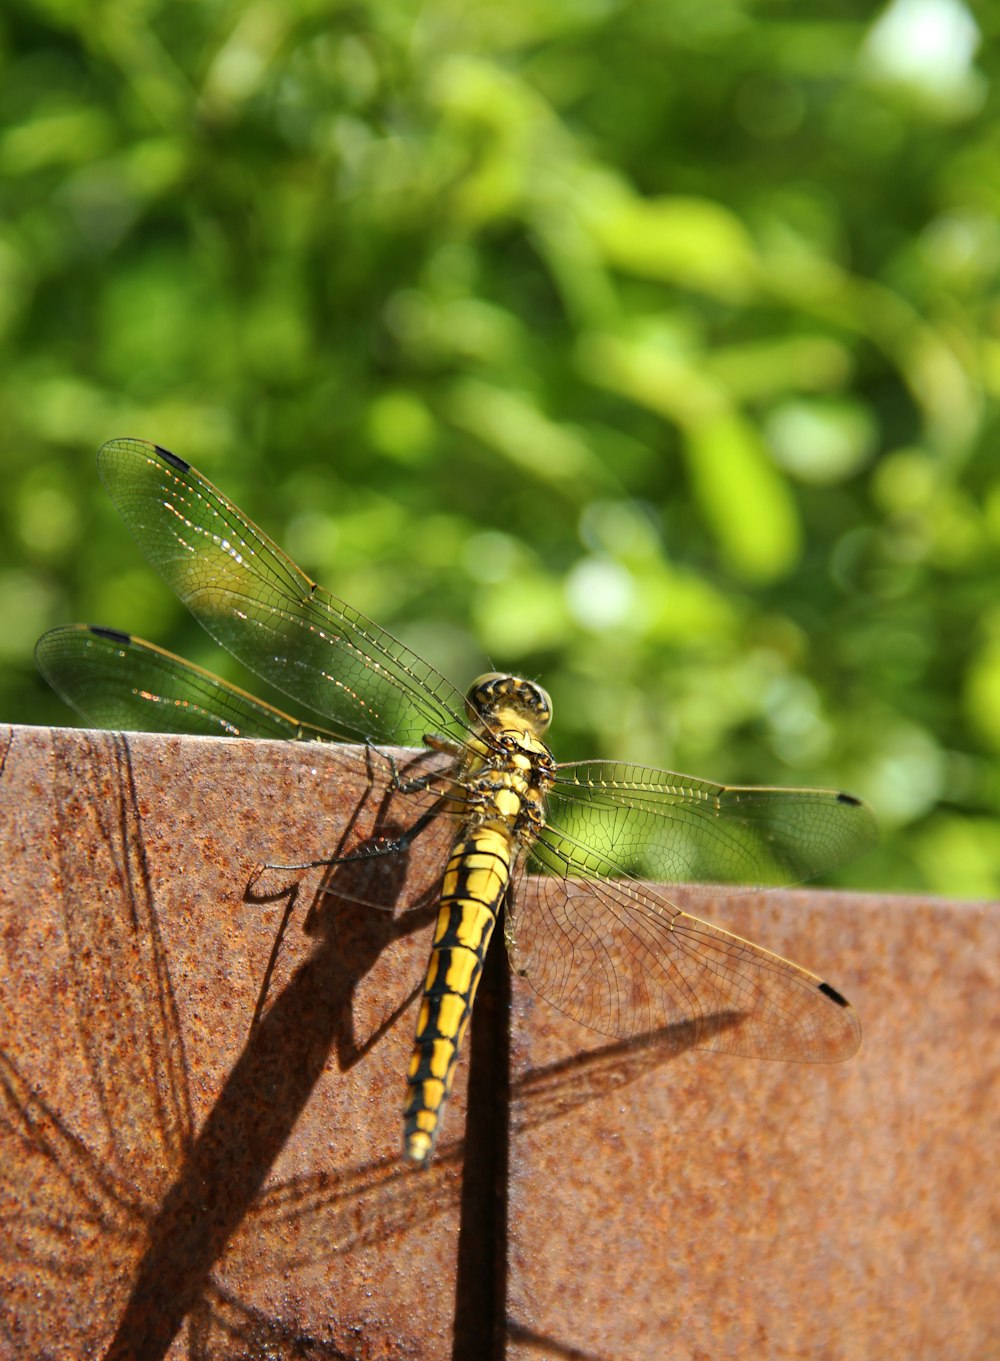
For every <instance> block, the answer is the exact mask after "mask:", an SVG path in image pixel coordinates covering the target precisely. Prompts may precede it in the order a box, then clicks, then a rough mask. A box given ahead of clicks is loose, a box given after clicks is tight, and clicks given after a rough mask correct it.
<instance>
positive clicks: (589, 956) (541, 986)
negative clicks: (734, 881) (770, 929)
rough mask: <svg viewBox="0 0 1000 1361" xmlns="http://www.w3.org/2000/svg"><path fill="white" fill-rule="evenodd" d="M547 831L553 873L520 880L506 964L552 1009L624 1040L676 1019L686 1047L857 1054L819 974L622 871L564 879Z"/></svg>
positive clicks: (852, 1021) (559, 854)
mask: <svg viewBox="0 0 1000 1361" xmlns="http://www.w3.org/2000/svg"><path fill="white" fill-rule="evenodd" d="M545 837H546V834H545V833H543V838H542V840H541V841H540V842H539V844H538V846H537V847H536V852H535V856H536V859H537V860H538V861H539V863H540V864H541V866H542V867H543V868H544V869H547V870H549V871H550V874H549V876H548V877H542V878H539V879H535V880H533V882H532V884H531V885H530V888H527V891H528V892H530V894H531V897H532V901H531V905H530V910H524V911H522V910H520V907H519V905H518V902H517V901H516V900H515V902H514V904H513V905H512V909H511V921H510V925H509V931H508V935H509V948H510V954H511V962H512V965H513V967H514V969H515V971H516V972H517V973H519V974H523V975H524V976H525V977H526V979H527V981H528V982H529V983H530V984H531V986H532V987H533V988H534V989H535V991H536V992H538V993H539V994H540V995H541V996H542V997H544V998H545V999H546V1000H547V1001H549V1002H551V1003H552V1004H553V1005H554V1006H556V1007H558V1008H559V1010H560V1011H563V1012H565V1013H566V1014H567V1015H568V1016H571V1017H572V1018H573V1019H574V1020H576V1021H580V1022H581V1023H582V1024H583V1025H586V1026H589V1027H590V1028H591V1029H593V1030H598V1031H601V1032H602V1033H603V1034H606V1035H614V1036H617V1037H620V1038H622V1039H632V1038H634V1037H636V1036H639V1035H643V1034H648V1033H650V1032H652V1031H657V1030H660V1029H662V1028H663V1027H673V1026H677V1027H679V1028H680V1030H679V1032H678V1033H679V1034H683V1036H684V1042H685V1044H693V1045H694V1046H696V1047H698V1048H702V1049H711V1050H716V1051H718V1052H721V1053H729V1054H739V1055H742V1056H745V1057H749V1058H771V1059H793V1060H800V1061H807V1062H814V1063H821V1062H833V1061H835V1060H839V1059H845V1058H848V1057H850V1055H851V1054H853V1053H854V1052H855V1050H856V1049H857V1047H858V1045H859V1043H860V1040H861V1027H860V1025H859V1023H858V1019H857V1016H856V1014H855V1012H854V1010H853V1008H852V1007H851V1006H850V1005H849V1003H848V1002H847V1001H846V1000H845V999H844V998H843V997H841V996H840V994H839V993H838V992H837V991H836V990H835V989H834V988H831V987H830V985H829V984H827V983H824V982H823V980H822V979H820V978H817V977H816V976H815V975H814V974H811V973H808V972H807V971H806V970H805V969H800V968H799V967H798V966H797V965H795V964H792V963H790V962H789V961H788V960H786V959H782V958H781V957H780V956H778V955H774V954H771V953H770V951H768V950H764V949H762V948H761V947H760V946H759V945H754V944H752V943H751V942H750V941H746V940H742V939H741V938H740V937H739V936H734V935H731V934H730V933H729V932H728V931H723V930H721V929H720V928H719V927H717V926H711V925H709V923H707V922H703V921H699V919H698V918H697V917H693V916H691V915H690V914H688V913H687V912H682V911H681V910H680V909H679V908H677V907H675V906H674V905H673V904H672V903H670V902H668V901H667V899H666V898H664V897H663V896H661V895H660V894H659V893H657V892H656V891H655V890H653V889H651V888H649V887H648V886H647V885H644V884H641V883H639V882H637V881H636V880H634V879H631V878H629V877H622V878H620V879H616V880H609V879H606V878H599V879H594V880H591V881H588V882H580V881H572V880H569V879H567V877H566V875H567V871H568V868H569V866H568V864H567V861H566V859H565V857H564V855H563V846H564V840H561V841H559V843H558V845H557V846H553V845H550V844H548V843H547V841H546V840H545ZM525 891H526V885H525V884H524V883H523V882H522V884H521V885H520V889H519V892H520V893H524V892H525Z"/></svg>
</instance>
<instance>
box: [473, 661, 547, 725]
mask: <svg viewBox="0 0 1000 1361" xmlns="http://www.w3.org/2000/svg"><path fill="white" fill-rule="evenodd" d="M465 707H466V709H467V710H468V712H469V717H470V718H472V719H473V720H475V721H476V722H478V723H482V725H483V726H484V727H485V728H488V729H489V730H490V731H491V732H494V733H497V732H509V731H511V730H512V729H514V730H516V729H520V730H522V731H524V732H528V733H531V734H532V735H533V736H535V737H538V736H540V735H541V734H542V733H543V732H544V731H545V729H546V728H547V727H548V726H549V723H550V721H551V719H552V701H551V700H550V699H549V696H548V692H547V691H546V690H544V689H543V688H542V686H540V685H538V684H537V682H535V681H529V680H522V679H521V677H520V676H507V675H504V673H503V672H502V671H488V672H486V674H485V675H483V676H479V677H477V679H476V680H474V681H473V682H472V684H471V685H470V686H469V689H468V693H467V694H466V696H465Z"/></svg>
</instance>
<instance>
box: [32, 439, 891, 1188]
mask: <svg viewBox="0 0 1000 1361" xmlns="http://www.w3.org/2000/svg"><path fill="white" fill-rule="evenodd" d="M98 464H99V468H100V472H101V476H102V478H103V480H104V483H105V486H106V487H107V489H108V491H109V493H110V495H111V497H112V499H113V501H114V502H115V505H116V506H117V508H118V510H119V511H120V513H121V515H122V517H123V518H124V520H125V522H126V524H127V525H128V527H129V529H130V530H131V531H132V533H133V535H134V536H135V538H136V540H137V541H138V543H139V546H140V547H141V548H142V550H143V552H144V553H145V554H146V556H147V557H148V558H149V560H150V562H151V563H152V565H153V566H154V567H155V568H156V570H157V571H158V572H160V574H161V575H162V576H163V577H164V578H165V580H166V581H167V583H168V584H169V585H170V587H171V588H172V589H173V590H174V591H175V592H176V593H177V595H178V596H179V597H180V599H181V600H182V601H183V602H184V604H185V605H186V606H187V607H188V609H189V610H190V611H191V612H192V614H193V615H194V617H195V618H196V619H197V620H198V621H199V623H200V624H202V625H203V627H204V628H205V629H207V630H208V632H209V634H211V636H212V637H213V638H214V639H216V641H217V642H219V643H221V644H222V646H223V647H225V648H228V650H229V651H230V652H231V653H232V654H233V655H234V656H235V657H237V658H238V659H239V660H240V661H241V662H243V663H244V664H245V665H247V666H248V667H249V668H250V669H251V670H252V671H254V672H256V674H257V675H259V676H261V677H262V678H263V679H264V680H266V681H268V682H270V683H271V684H272V685H273V686H275V687H276V688H277V689H279V690H281V691H282V692H284V693H285V694H287V695H289V696H290V697H291V698H292V700H293V701H294V702H295V703H296V705H302V706H303V707H304V708H305V709H306V710H308V711H309V713H310V714H311V715H313V716H314V717H315V718H316V719H317V720H319V722H315V723H314V722H312V721H310V720H304V719H300V718H297V717H293V716H292V715H290V714H286V713H283V712H282V711H280V710H279V709H276V708H274V707H273V706H272V705H269V704H266V703H265V702H264V701H262V700H259V699H256V698H254V697H253V696H252V695H250V694H247V693H246V692H245V691H243V690H241V689H239V688H237V687H236V686H233V685H230V684H228V683H227V682H226V681H223V680H221V679H219V678H218V677H216V676H213V675H212V674H211V673H210V672H207V671H205V670H203V669H202V668H200V667H197V666H194V665H192V664H191V663H190V662H186V661H184V660H183V659H182V658H180V657H177V656H174V655H173V654H172V653H170V652H166V651H164V650H163V649H162V648H158V647H156V646H155V645H153V644H152V643H148V642H144V641H143V640H141V639H139V638H134V637H131V636H130V635H128V634H124V633H119V632H118V631H116V630H114V629H105V628H94V627H90V626H87V625H75V626H70V627H67V628H58V629H54V630H52V631H51V632H49V633H47V634H45V635H44V637H42V638H41V639H40V640H39V643H38V646H37V649H36V656H37V659H38V664H39V666H40V668H41V670H42V671H43V673H44V674H45V676H46V677H47V678H48V680H49V682H50V683H51V684H52V686H53V687H54V688H55V690H56V691H58V693H59V694H60V695H62V696H63V698H64V699H65V700H66V701H67V702H68V703H69V704H71V705H73V706H74V707H75V708H76V709H77V710H78V711H79V712H80V713H81V714H82V715H83V716H84V718H85V719H86V720H87V721H89V722H92V723H95V724H97V725H99V726H103V727H113V728H123V729H147V730H153V731H160V732H174V733H189V734H202V735H205V734H207V735H215V736H242V737H268V738H287V739H291V740H294V741H302V740H306V741H309V740H315V741H324V742H329V741H351V740H357V741H360V742H363V743H366V744H384V745H398V746H423V747H425V748H426V749H428V750H430V751H432V752H435V753H441V754H443V756H444V757H445V758H446V760H445V762H444V769H443V770H442V769H440V768H438V769H436V770H435V771H434V772H433V773H432V774H431V775H427V776H424V777H423V778H418V779H417V780H415V781H412V782H411V784H410V786H409V787H410V788H418V787H419V788H421V789H423V790H425V791H426V790H428V789H430V790H431V791H432V792H434V793H435V794H436V796H437V799H436V803H435V806H434V809H433V810H432V814H431V815H430V816H434V817H437V816H440V817H446V818H448V819H450V820H451V821H452V822H453V824H454V828H455V833H454V839H453V842H452V848H451V852H450V854H449V855H448V858H447V862H446V864H445V865H444V866H443V871H442V881H441V893H440V907H439V911H438V918H437V927H436V930H435V933H434V942H433V947H432V950H431V957H430V963H429V966H428V970H427V976H426V980H425V984H424V990H423V997H422V1000H421V1004H420V1010H419V1016H418V1019H417V1027H416V1038H415V1041H414V1048H413V1055H412V1058H411V1061H410V1066H409V1073H408V1096H407V1101H406V1105H405V1111H404V1151H405V1154H406V1156H407V1157H408V1158H409V1159H410V1160H411V1161H412V1162H414V1163H418V1164H425V1163H426V1162H427V1160H428V1159H429V1158H430V1157H431V1155H432V1153H433V1150H434V1145H435V1141H436V1138H437V1134H438V1131H439V1128H440V1122H441V1115H442V1109H443V1107H444V1104H445V1102H446V1100H447V1097H448V1093H449V1091H450V1089H451V1084H452V1079H453V1077H454V1073H455V1065H456V1061H457V1057H458V1052H459V1046H460V1045H461V1042H462V1037H463V1035H464V1033H465V1029H466V1026H467V1024H468V1020H469V1016H470V1012H471V1009H472V1004H473V1001H474V998H475V993H476V988H477V985H478V982H479V977H480V974H481V971H482V966H483V959H484V957H485V954H486V949H487V946H488V945H489V942H490V938H491V936H492V934H493V930H494V927H495V925H496V922H497V919H498V917H499V915H500V913H501V909H502V910H503V913H504V927H503V934H504V938H505V940H506V943H507V948H508V951H509V954H510V958H511V963H512V965H513V967H514V968H515V970H516V971H517V973H519V974H521V975H523V976H524V977H525V978H526V979H527V981H528V982H529V983H530V984H531V985H532V986H533V987H534V988H535V989H536V991H537V992H538V993H539V994H540V995H541V996H543V997H544V998H546V999H547V1000H548V1001H549V1002H551V1003H553V1004H554V1005H555V1006H556V1007H558V1008H559V1009H560V1010H561V1011H563V1012H565V1013H566V1014H567V1015H569V1016H571V1017H573V1018H574V1019H575V1020H577V1021H580V1022H582V1023H583V1024H584V1025H586V1026H589V1027H591V1028H592V1029H594V1030H597V1031H600V1032H601V1033H603V1034H606V1035H612V1036H616V1037H619V1038H623V1039H628V1038H632V1037H635V1036H638V1035H641V1034H644V1033H648V1032H650V1031H652V1030H655V1029H658V1028H660V1027H663V1026H668V1025H671V1024H684V1025H685V1026H686V1027H687V1028H688V1030H689V1032H690V1033H691V1034H692V1035H693V1036H694V1040H693V1043H694V1044H695V1045H696V1046H698V1047H702V1048H705V1049H713V1050H717V1051H723V1052H726V1053H730V1054H739V1055H744V1056H750V1057H755V1058H778V1059H791V1060H799V1061H809V1062H829V1061H834V1060H838V1059H844V1058H847V1057H849V1056H850V1055H851V1054H853V1053H854V1052H855V1050H856V1049H857V1047H858V1044H859V1043H860V1037H861V1029H860V1026H859V1024H858V1019H857V1016H856V1014H855V1012H854V1010H853V1008H852V1007H851V1006H850V1004H849V1003H848V1002H847V1000H846V998H844V997H843V996H842V995H841V994H840V993H839V992H838V991H837V989H836V988H834V987H832V986H831V985H830V984H829V983H826V982H824V981H823V979H821V978H818V977H816V975H815V974H811V973H809V972H807V971H806V970H805V969H802V968H800V967H799V966H798V965H796V964H792V963H790V962H789V961H788V960H786V959H782V958H781V957H780V956H778V955H775V954H772V953H771V952H770V951H768V950H765V949H763V948H762V947H761V946H759V945H754V944H752V943H751V942H750V941H747V940H742V939H741V938H740V937H738V936H735V935H731V934H730V933H729V932H727V931H723V930H721V929H720V928H719V927H717V926H712V925H710V924H708V923H707V922H703V921H700V920H698V918H696V917H693V916H691V915H689V914H688V913H686V912H682V911H680V910H679V909H678V908H677V907H675V906H674V905H673V904H672V903H671V902H670V901H669V899H668V898H666V897H665V896H664V895H663V893H662V892H660V891H658V890H657V889H655V888H652V887H650V886H649V884H648V883H646V882H643V881H644V880H647V879H652V880H667V881H675V882H676V881H681V880H688V881H690V880H707V881H711V882H713V883H721V884H754V885H768V884H778V883H788V882H792V881H799V880H802V879H806V878H810V877H812V876H814V875H817V874H821V873H823V872H824V871H826V870H828V869H830V868H832V867H833V866H835V865H838V864H841V863H843V862H844V861H846V860H849V859H851V858H853V857H854V856H856V855H858V854H860V853H861V852H862V851H864V850H865V849H866V848H867V847H869V846H870V845H871V844H872V843H873V842H874V839H875V820H874V817H873V815H872V813H871V810H870V809H869V808H868V807H867V806H866V805H865V804H864V803H862V802H861V801H860V800H859V799H857V798H855V797H854V796H853V795H850V794H844V793H840V792H837V791H835V790H825V789H777V788H759V789H758V788H738V787H727V786H725V785H720V784H712V783H710V782H708V781H706V780H698V779H693V778H692V777H690V776H688V775H678V774H674V773H672V772H671V771H666V770H656V769H651V768H648V767H645V766H637V765H631V764H626V763H619V762H615V761H596V760H595V761H583V762H570V763H558V762H556V761H555V759H554V758H553V756H552V753H551V752H550V750H549V748H548V746H547V745H546V742H545V738H544V734H545V731H546V729H547V727H548V724H549V720H550V718H551V716H552V705H551V702H550V700H549V696H548V695H547V693H546V692H545V690H543V689H542V687H541V686H540V685H538V684H536V683H535V682H534V681H531V680H525V679H522V678H520V677H516V676H511V675H505V674H503V673H499V672H490V673H488V674H487V675H485V676H481V677H479V678H478V679H477V680H475V681H474V682H473V683H472V685H471V686H470V687H469V688H468V690H467V691H466V692H465V693H464V694H463V693H462V692H461V691H459V690H457V689H455V687H454V686H453V685H451V684H450V683H449V682H448V681H447V680H445V678H444V677H443V676H441V675H439V674H438V672H436V671H435V670H434V669H433V668H432V667H431V666H429V665H428V664H427V663H426V662H425V661H422V660H421V658H420V657H418V656H417V655H416V654H415V653H414V652H412V651H411V650H410V649H409V648H407V647H406V646H405V645H404V644H403V643H401V642H400V641H399V640H398V639H396V638H394V637H393V636H392V635H391V634H389V633H387V632H386V631H385V630H384V629H382V628H380V627H379V626H378V625H377V624H375V623H373V622H372V621H371V620H369V619H366V618H365V617H364V616H363V615H361V614H359V613H358V611H357V610H354V609H352V608H351V606H350V605H348V604H345V603H344V601H342V600H339V599H338V598H337V597H336V596H334V595H331V594H330V593H329V592H328V591H325V590H323V589H322V588H321V587H319V586H317V585H316V583H315V582H313V581H311V580H310V579H309V577H307V576H306V575H305V573H304V572H302V571H301V570H300V569H299V568H298V567H297V566H296V565H295V564H294V563H293V562H292V561H291V559H290V558H288V557H287V556H286V555H285V554H284V553H283V552H282V551H281V550H280V549H279V548H278V547H276V545H275V544H273V543H272V542H271V540H270V539H269V538H268V537H267V536H266V535H265V534H264V533H263V532H262V531H261V530H260V529H258V528H257V527H256V526H255V525H254V524H252V523H251V521H250V520H248V519H247V517H246V516H245V515H243V514H242V513H241V512H240V511H239V510H238V509H237V508H236V507H235V506H234V505H233V504H232V503H231V502H230V501H228V500H227V499H226V497H225V496H223V495H222V493H221V492H219V491H218V490H217V489H216V488H215V487H213V486H212V484H211V483H210V482H209V481H207V479H206V478H204V477H202V476H201V474H200V473H198V472H197V471H196V470H195V469H194V468H192V467H191V466H190V465H189V464H187V463H185V462H184V460H183V459H180V458H178V457H177V456H176V455H175V454H172V453H170V452H169V451H168V450H166V449H162V448H160V446H158V445H155V444H150V443H147V442H145V441H143V440H135V439H117V440H112V441H110V442H109V443H108V444H105V445H104V446H103V447H102V449H101V450H100V453H99V454H98ZM394 778H396V777H395V776H394ZM399 787H401V788H404V789H405V788H407V787H408V786H407V785H406V784H405V783H401V784H400V786H399ZM428 820H429V815H428V814H426V813H425V814H424V815H422V816H421V817H420V818H419V819H417V820H416V821H415V823H414V827H413V830H412V832H411V833H410V834H408V836H407V838H406V840H405V844H409V842H410V840H412V837H413V836H415V835H417V834H419V831H420V830H422V828H424V827H426V826H427V825H428ZM403 845H404V842H402V841H401V842H397V843H395V845H394V846H392V847H385V848H383V850H389V849H396V850H398V849H401V848H402V846H403ZM529 870H531V871H533V872H540V873H542V874H544V875H546V876H548V879H547V882H546V883H545V885H544V887H545V892H544V893H542V894H539V895H534V896H532V898H531V907H530V908H529V907H527V906H526V905H525V904H526V903H527V901H528V899H527V898H526V897H524V895H523V894H522V892H521V886H522V881H523V878H524V875H525V874H526V873H527V872H528V871H529ZM581 879H582V880H583V881H585V894H584V896H583V897H582V898H581V895H580V890H579V880H581ZM574 880H575V881H577V886H576V888H575V889H574V887H573V881H574ZM720 1018H726V1019H725V1022H724V1023H723V1024H720V1023H719V1022H720Z"/></svg>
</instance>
